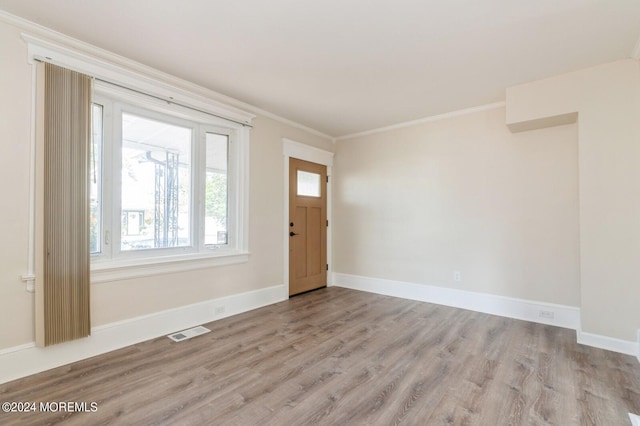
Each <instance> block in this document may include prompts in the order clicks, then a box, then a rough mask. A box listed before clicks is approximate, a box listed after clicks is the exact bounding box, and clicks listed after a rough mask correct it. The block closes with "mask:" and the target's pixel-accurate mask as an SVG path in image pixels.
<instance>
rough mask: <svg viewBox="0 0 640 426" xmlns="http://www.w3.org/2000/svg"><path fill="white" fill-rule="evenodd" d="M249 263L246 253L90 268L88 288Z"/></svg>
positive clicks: (112, 263) (123, 262) (99, 264)
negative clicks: (95, 285)
mask: <svg viewBox="0 0 640 426" xmlns="http://www.w3.org/2000/svg"><path fill="white" fill-rule="evenodd" d="M248 261H249V253H248V252H244V253H227V254H216V255H212V254H208V253H207V254H188V255H177V256H162V257H154V258H146V259H135V260H133V259H128V260H116V261H109V262H95V263H92V264H91V284H97V283H103V282H109V281H120V280H127V279H130V278H141V277H152V276H156V275H164V274H168V273H174V272H183V271H192V270H196V269H204V268H210V267H215V266H222V265H233V264H237V263H246V262H248Z"/></svg>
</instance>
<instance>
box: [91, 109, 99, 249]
mask: <svg viewBox="0 0 640 426" xmlns="http://www.w3.org/2000/svg"><path fill="white" fill-rule="evenodd" d="M90 150H91V152H90V156H91V160H90V161H91V164H90V166H89V200H90V201H89V223H90V231H89V248H90V252H91V254H95V253H100V252H101V251H102V250H101V248H102V244H101V241H102V238H101V236H102V105H98V104H93V105H92V106H91V147H90Z"/></svg>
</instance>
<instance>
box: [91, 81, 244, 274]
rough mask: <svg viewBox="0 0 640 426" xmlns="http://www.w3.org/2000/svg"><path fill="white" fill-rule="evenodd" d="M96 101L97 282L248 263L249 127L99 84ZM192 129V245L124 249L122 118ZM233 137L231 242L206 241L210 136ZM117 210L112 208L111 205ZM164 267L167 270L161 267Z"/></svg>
mask: <svg viewBox="0 0 640 426" xmlns="http://www.w3.org/2000/svg"><path fill="white" fill-rule="evenodd" d="M93 102H94V103H96V104H99V105H101V106H102V111H103V123H102V127H103V141H102V142H103V143H102V154H103V158H102V167H103V171H102V177H103V181H102V183H101V188H102V202H101V205H102V229H101V238H100V240H101V251H100V252H99V253H95V254H92V256H91V269H92V282H101V281H111V280H114V279H126V278H133V277H137V276H150V275H156V274H162V273H165V272H173V271H181V270H191V269H198V268H205V267H211V266H217V265H226V264H232V263H242V262H246V261H248V255H249V252H248V232H247V231H248V172H249V170H248V165H249V134H250V133H249V128H248V127H246V126H243V125H241V124H238V123H234V122H231V121H227V120H224V119H222V118H218V117H215V116H212V115H209V114H206V113H203V112H198V111H193V110H188V109H186V108H184V107H181V106H178V105H175V104H170V103H166V102H162V101H159V100H158V99H155V98H150V97H148V96H145V95H144V94H140V93H136V92H132V91H130V90H127V89H123V88H119V87H112V86H111V85H108V84H103V83H99V82H96V84H95V86H94V98H93ZM123 113H130V114H133V115H137V116H141V117H143V118H149V119H152V120H158V121H161V122H166V123H169V124H176V125H179V126H182V127H188V128H191V129H192V134H191V136H192V137H191V139H192V140H191V185H190V186H191V201H190V225H191V229H190V245H189V246H185V247H169V248H153V249H142V250H122V249H121V246H120V244H121V232H122V229H121V226H122V221H121V215H122V200H121V194H120V188H121V162H122V151H121V149H122V143H121V140H122V114H123ZM207 133H217V134H223V135H227V136H228V138H229V139H228V140H229V143H228V151H227V157H228V158H227V162H228V169H227V244H224V245H221V244H216V245H206V244H205V243H204V232H205V229H204V223H205V221H204V218H205V199H204V197H205V182H206V178H205V176H206V155H205V153H206V134H207ZM109 206H111V207H109ZM159 265H162V267H159Z"/></svg>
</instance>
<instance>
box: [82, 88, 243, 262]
mask: <svg viewBox="0 0 640 426" xmlns="http://www.w3.org/2000/svg"><path fill="white" fill-rule="evenodd" d="M92 124H93V131H92V144H91V153H90V155H91V167H90V176H89V179H90V189H91V209H90V211H91V217H90V220H91V253H92V256H93V257H92V259H93V260H92V262H93V264H94V266H97V267H98V268H100V265H105V264H106V265H108V264H114V263H115V264H116V265H117V264H118V263H119V262H128V263H127V264H131V262H132V261H133V262H134V264H135V262H143V263H145V262H148V261H151V262H152V263H153V262H166V261H167V260H169V261H170V260H172V259H185V258H187V259H188V258H194V257H195V258H199V259H203V258H215V257H224V256H233V255H238V254H243V253H244V254H246V232H245V231H244V227H245V226H246V207H245V203H246V197H247V193H246V182H247V179H246V173H247V170H246V169H244V167H246V166H245V164H246V158H247V154H248V150H247V149H246V148H245V147H243V142H244V144H246V142H247V139H248V138H247V135H248V131H247V130H245V129H243V126H242V125H238V124H234V123H231V122H228V121H226V120H223V119H218V118H216V117H213V116H209V115H207V114H203V113H199V112H196V111H190V110H187V109H186V108H181V107H176V106H174V105H171V106H170V107H168V106H166V105H160V104H159V103H155V102H154V103H151V104H150V103H149V102H146V103H145V102H141V101H140V99H139V97H138V96H137V97H136V98H135V99H132V98H131V96H127V95H126V94H123V93H122V92H121V91H117V92H115V95H114V93H112V92H111V91H109V90H106V89H105V88H102V90H97V93H96V94H95V95H94V104H93V109H92ZM132 265H133V264H132Z"/></svg>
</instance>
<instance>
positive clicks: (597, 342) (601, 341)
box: [577, 330, 640, 361]
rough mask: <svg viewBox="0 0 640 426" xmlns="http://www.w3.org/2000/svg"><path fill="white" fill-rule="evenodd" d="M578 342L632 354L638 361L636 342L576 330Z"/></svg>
mask: <svg viewBox="0 0 640 426" xmlns="http://www.w3.org/2000/svg"><path fill="white" fill-rule="evenodd" d="M577 334H578V343H580V344H581V345H587V346H593V347H594V348H600V349H606V350H608V351H613V352H619V353H621V354H627V355H633V356H635V357H637V358H638V361H640V355H638V347H639V346H640V345H638V342H631V341H628V340H621V339H616V338H614V337H608V336H602V335H600V334H593V333H586V332H584V331H581V330H578V333H577Z"/></svg>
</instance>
